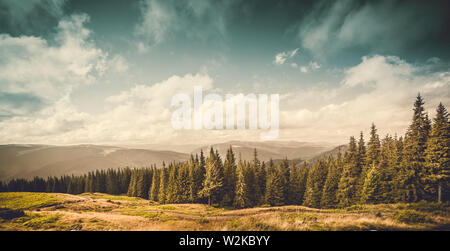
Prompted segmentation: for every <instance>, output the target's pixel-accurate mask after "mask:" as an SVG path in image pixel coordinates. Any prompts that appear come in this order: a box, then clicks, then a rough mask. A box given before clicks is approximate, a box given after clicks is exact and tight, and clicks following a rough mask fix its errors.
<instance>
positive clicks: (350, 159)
mask: <svg viewBox="0 0 450 251" xmlns="http://www.w3.org/2000/svg"><path fill="white" fill-rule="evenodd" d="M360 175H361V166H360V163H359V156H358V149H357V147H356V141H355V138H354V137H350V143H349V146H348V149H347V152H346V154H345V157H344V166H343V170H342V175H341V179H340V180H339V185H338V193H337V198H338V201H339V205H340V206H341V207H347V206H350V205H353V204H356V203H357V202H358V201H359V198H358V190H357V189H358V184H359V182H360Z"/></svg>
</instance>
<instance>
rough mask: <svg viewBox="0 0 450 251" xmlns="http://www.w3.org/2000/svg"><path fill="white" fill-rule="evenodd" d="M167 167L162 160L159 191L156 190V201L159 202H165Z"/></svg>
mask: <svg viewBox="0 0 450 251" xmlns="http://www.w3.org/2000/svg"><path fill="white" fill-rule="evenodd" d="M166 188H167V168H166V167H165V163H164V162H163V167H162V169H161V171H160V172H159V191H158V202H159V203H161V204H164V203H166V193H167V189H166Z"/></svg>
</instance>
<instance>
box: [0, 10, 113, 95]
mask: <svg viewBox="0 0 450 251" xmlns="http://www.w3.org/2000/svg"><path fill="white" fill-rule="evenodd" d="M86 21H88V16H87V15H73V16H71V17H70V18H67V19H64V20H62V21H61V22H60V23H59V25H58V28H57V30H58V32H57V34H56V39H55V40H56V42H57V45H56V46H51V45H49V43H47V41H46V40H44V39H42V38H40V37H32V36H21V37H11V36H9V35H5V34H0V51H1V54H2V57H1V59H0V81H1V82H2V85H1V86H0V92H6V93H29V94H32V95H34V96H37V97H39V98H41V99H44V100H45V101H47V102H53V101H56V100H57V99H59V98H61V97H62V96H64V95H66V94H67V93H69V92H70V91H71V89H72V88H74V87H76V86H79V85H81V84H89V83H91V82H92V81H93V80H94V79H95V77H96V76H99V75H101V74H102V73H103V72H104V70H105V62H106V61H105V60H106V57H107V54H106V53H105V52H103V51H102V50H100V49H97V48H96V47H95V46H94V44H93V43H92V42H91V41H89V40H88V37H89V33H90V32H89V30H87V29H86V28H84V27H83V23H85V22H86Z"/></svg>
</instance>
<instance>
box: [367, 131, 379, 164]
mask: <svg viewBox="0 0 450 251" xmlns="http://www.w3.org/2000/svg"><path fill="white" fill-rule="evenodd" d="M380 152H381V143H380V138H379V136H378V134H377V129H376V127H375V124H374V123H372V126H371V128H370V139H369V142H367V153H366V165H367V166H368V167H369V168H370V167H371V166H372V165H373V164H375V165H377V164H378V163H379V162H380Z"/></svg>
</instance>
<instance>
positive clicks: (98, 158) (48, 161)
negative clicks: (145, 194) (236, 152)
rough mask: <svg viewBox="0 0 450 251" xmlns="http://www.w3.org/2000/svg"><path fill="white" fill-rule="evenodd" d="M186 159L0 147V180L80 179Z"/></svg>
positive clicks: (92, 149) (101, 149)
mask: <svg viewBox="0 0 450 251" xmlns="http://www.w3.org/2000/svg"><path fill="white" fill-rule="evenodd" d="M188 158H189V154H186V153H178V152H173V151H153V150H144V149H127V148H121V147H115V146H98V145H76V146H48V145H0V180H7V179H12V178H31V177H34V176H40V177H47V176H60V175H65V174H69V175H70V174H75V175H80V174H85V173H87V172H89V171H95V170H99V169H107V168H119V167H127V166H128V167H146V166H150V165H152V164H156V165H157V166H159V165H161V163H162V162H163V161H166V162H170V161H184V160H187V159H188Z"/></svg>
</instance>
